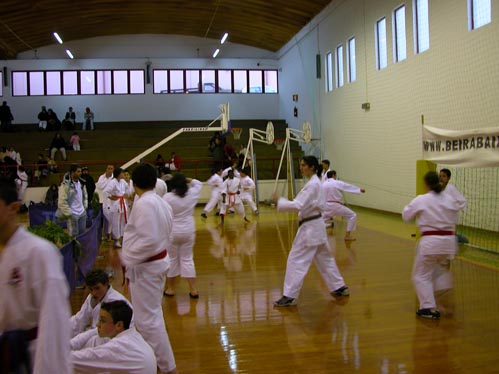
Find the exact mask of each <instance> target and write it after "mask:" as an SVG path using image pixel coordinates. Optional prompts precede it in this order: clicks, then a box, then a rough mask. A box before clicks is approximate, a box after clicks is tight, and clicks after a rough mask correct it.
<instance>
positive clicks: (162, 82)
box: [154, 70, 168, 94]
mask: <svg viewBox="0 0 499 374" xmlns="http://www.w3.org/2000/svg"><path fill="white" fill-rule="evenodd" d="M154 93H155V94H159V93H168V70H154Z"/></svg>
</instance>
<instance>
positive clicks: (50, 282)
mask: <svg viewBox="0 0 499 374" xmlns="http://www.w3.org/2000/svg"><path fill="white" fill-rule="evenodd" d="M68 300H69V289H68V283H67V280H66V276H65V275H64V273H63V271H62V256H61V254H60V252H59V250H58V249H57V248H56V247H55V246H54V245H53V244H52V243H50V242H48V241H46V240H45V239H42V238H39V237H38V236H35V235H33V234H31V233H29V232H28V231H27V230H26V229H25V228H24V227H22V226H20V227H19V228H18V229H17V231H16V232H15V233H14V235H13V236H12V237H11V238H10V239H9V241H8V242H7V244H6V246H5V248H4V250H3V252H2V253H1V254H0V334H1V333H2V332H5V331H12V330H19V329H22V330H29V329H32V328H34V327H36V326H38V336H37V339H35V340H33V341H31V342H30V343H29V351H30V353H31V363H32V365H33V373H34V374H46V373H57V374H69V373H72V372H73V371H72V366H71V362H70V360H69V353H70V351H69V339H70V326H69V317H70V308H69V303H68ZM33 356H34V357H33Z"/></svg>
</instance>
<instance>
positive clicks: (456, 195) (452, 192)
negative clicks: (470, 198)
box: [442, 183, 468, 210]
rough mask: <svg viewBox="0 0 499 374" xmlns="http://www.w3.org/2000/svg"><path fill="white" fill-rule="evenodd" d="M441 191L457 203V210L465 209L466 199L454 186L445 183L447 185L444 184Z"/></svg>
mask: <svg viewBox="0 0 499 374" xmlns="http://www.w3.org/2000/svg"><path fill="white" fill-rule="evenodd" d="M442 193H444V194H446V195H448V196H450V197H451V199H453V200H454V201H455V202H456V203H457V206H458V208H459V210H464V209H466V206H467V205H468V202H467V201H466V198H465V197H464V196H463V195H462V194H461V192H459V190H458V189H457V188H456V186H454V185H453V184H450V183H447V186H445V190H443V191H442Z"/></svg>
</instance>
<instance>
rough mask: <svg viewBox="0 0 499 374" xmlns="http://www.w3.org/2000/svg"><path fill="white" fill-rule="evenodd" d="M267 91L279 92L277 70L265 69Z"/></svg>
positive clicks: (264, 77)
mask: <svg viewBox="0 0 499 374" xmlns="http://www.w3.org/2000/svg"><path fill="white" fill-rule="evenodd" d="M263 79H264V83H265V93H277V70H265V71H264V72H263Z"/></svg>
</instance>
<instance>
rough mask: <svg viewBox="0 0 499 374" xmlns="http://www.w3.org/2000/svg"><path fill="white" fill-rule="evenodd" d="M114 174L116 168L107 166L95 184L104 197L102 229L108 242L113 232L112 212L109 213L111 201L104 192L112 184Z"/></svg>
mask: <svg viewBox="0 0 499 374" xmlns="http://www.w3.org/2000/svg"><path fill="white" fill-rule="evenodd" d="M113 172H114V166H113V165H107V167H106V172H105V173H104V174H102V175H101V176H100V177H99V179H98V180H97V183H96V184H95V187H97V191H99V192H100V194H101V197H102V213H103V214H104V224H103V226H102V227H103V230H104V235H105V237H106V239H107V240H111V231H112V226H111V212H110V211H109V206H110V205H111V200H110V199H108V197H107V196H106V193H105V192H104V191H105V190H106V187H107V185H108V183H109V182H111V180H112V179H113Z"/></svg>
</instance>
